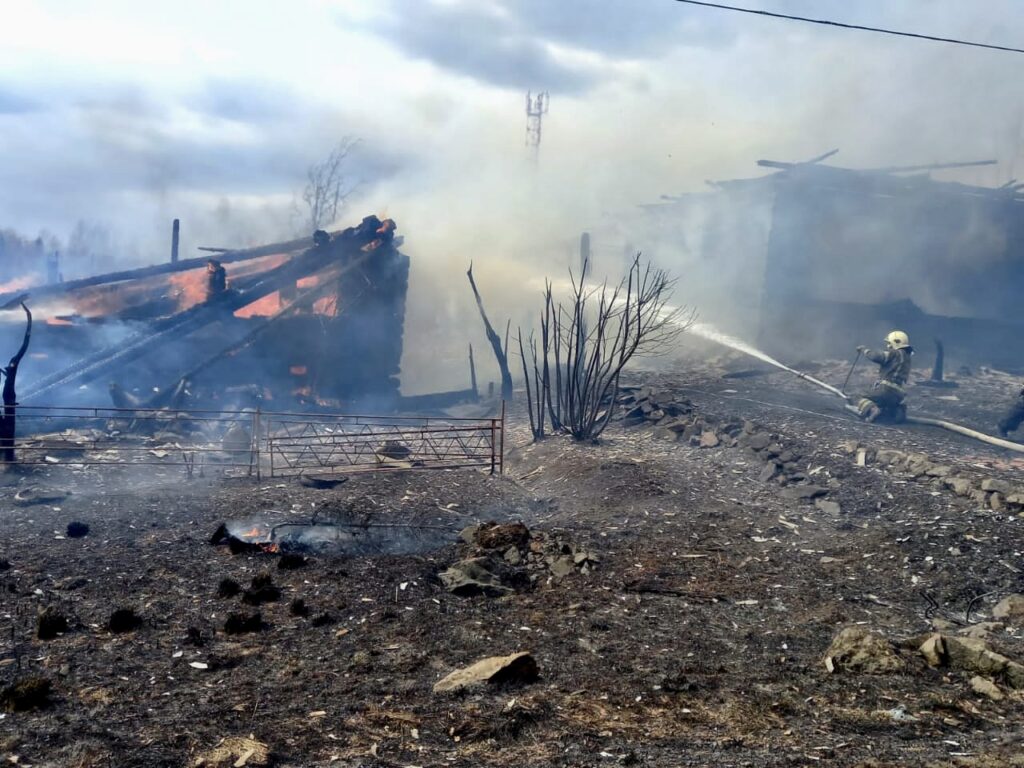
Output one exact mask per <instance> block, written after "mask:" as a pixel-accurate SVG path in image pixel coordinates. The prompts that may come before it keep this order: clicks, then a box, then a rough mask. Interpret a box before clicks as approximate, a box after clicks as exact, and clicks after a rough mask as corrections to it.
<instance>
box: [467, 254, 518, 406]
mask: <svg viewBox="0 0 1024 768" xmlns="http://www.w3.org/2000/svg"><path fill="white" fill-rule="evenodd" d="M466 277H468V278H469V285H470V287H471V288H472V289H473V296H474V298H476V306H477V309H479V310H480V317H481V319H483V321H484V331H486V333H487V341H489V342H490V343H491V348H492V349H494V356H495V357H496V358H497V360H498V368H499V370H500V371H501V399H502V400H511V399H512V373H511V372H510V371H509V369H508V355H506V354H505V350H504V349H502V348H501V337H500V336H498V334H497V333H496V332H495V330H494V327H493V326H492V325H491V321H490V320H488V319H487V313H486V312H484V302H483V300H482V299H481V298H480V291H478V290H477V289H476V281H475V280H474V279H473V265H472V264H470V265H469V269H468V270H467V271H466Z"/></svg>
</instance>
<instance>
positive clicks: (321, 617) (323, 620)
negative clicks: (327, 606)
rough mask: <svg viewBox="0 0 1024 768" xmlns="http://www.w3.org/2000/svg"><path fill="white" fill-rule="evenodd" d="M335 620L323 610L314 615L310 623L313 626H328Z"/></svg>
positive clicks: (334, 622)
mask: <svg viewBox="0 0 1024 768" xmlns="http://www.w3.org/2000/svg"><path fill="white" fill-rule="evenodd" d="M337 622H338V620H337V619H336V618H334V616H332V615H331V614H330V613H327V612H326V611H325V612H324V613H320V614H317V615H316V616H314V617H313V621H311V622H310V623H311V624H312V625H313V626H314V627H329V626H331V625H332V624H336V623H337Z"/></svg>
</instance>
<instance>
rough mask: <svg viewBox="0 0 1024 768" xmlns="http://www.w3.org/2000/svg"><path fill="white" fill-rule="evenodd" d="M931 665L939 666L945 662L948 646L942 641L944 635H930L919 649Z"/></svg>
mask: <svg viewBox="0 0 1024 768" xmlns="http://www.w3.org/2000/svg"><path fill="white" fill-rule="evenodd" d="M917 650H918V651H919V652H920V653H921V655H922V656H924V660H925V661H926V662H928V664H929V666H932V667H938V666H940V665H941V664H942V663H943V660H944V658H945V655H946V648H945V646H944V645H943V643H942V635H940V634H939V633H937V632H936V633H935V634H932V635H929V636H928V639H927V640H925V641H924V642H923V643H921V645H920V647H919V648H918V649H917Z"/></svg>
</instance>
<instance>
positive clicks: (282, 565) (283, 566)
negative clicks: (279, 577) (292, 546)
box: [277, 552, 309, 571]
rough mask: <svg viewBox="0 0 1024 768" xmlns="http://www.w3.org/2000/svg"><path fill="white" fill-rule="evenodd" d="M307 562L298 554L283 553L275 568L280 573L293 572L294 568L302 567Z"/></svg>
mask: <svg viewBox="0 0 1024 768" xmlns="http://www.w3.org/2000/svg"><path fill="white" fill-rule="evenodd" d="M308 562H309V560H308V559H307V558H306V557H304V556H303V555H300V554H299V553H298V552H285V553H284V554H283V555H281V557H280V558H279V559H278V561H277V567H278V569H279V570H282V571H294V570H295V569H296V568H302V567H304V566H305V565H306V564H307V563H308Z"/></svg>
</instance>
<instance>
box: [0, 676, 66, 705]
mask: <svg viewBox="0 0 1024 768" xmlns="http://www.w3.org/2000/svg"><path fill="white" fill-rule="evenodd" d="M52 692H53V684H52V683H51V682H50V681H49V680H47V679H46V678H45V677H26V678H24V679H22V680H16V681H15V682H13V683H11V684H10V685H9V686H7V687H6V688H4V689H3V690H2V691H0V707H2V708H3V710H4V711H5V712H30V711H32V710H33V709H45V708H46V707H47V706H49V704H50V694H51V693H52Z"/></svg>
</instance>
